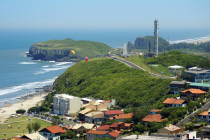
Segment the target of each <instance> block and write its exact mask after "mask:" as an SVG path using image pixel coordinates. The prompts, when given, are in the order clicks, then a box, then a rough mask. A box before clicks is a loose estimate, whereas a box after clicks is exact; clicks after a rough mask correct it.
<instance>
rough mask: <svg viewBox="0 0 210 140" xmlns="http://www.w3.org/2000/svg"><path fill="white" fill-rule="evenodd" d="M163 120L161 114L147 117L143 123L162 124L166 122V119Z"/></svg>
mask: <svg viewBox="0 0 210 140" xmlns="http://www.w3.org/2000/svg"><path fill="white" fill-rule="evenodd" d="M161 118H162V116H161V115H160V114H154V115H147V116H146V117H145V118H143V119H142V121H145V122H153V121H156V122H162V121H164V120H165V119H161Z"/></svg>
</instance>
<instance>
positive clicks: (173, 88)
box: [170, 81, 186, 95]
mask: <svg viewBox="0 0 210 140" xmlns="http://www.w3.org/2000/svg"><path fill="white" fill-rule="evenodd" d="M185 87H186V82H185V81H172V82H171V83H170V93H171V94H174V95H176V94H178V93H179V92H180V91H181V89H184V88H185Z"/></svg>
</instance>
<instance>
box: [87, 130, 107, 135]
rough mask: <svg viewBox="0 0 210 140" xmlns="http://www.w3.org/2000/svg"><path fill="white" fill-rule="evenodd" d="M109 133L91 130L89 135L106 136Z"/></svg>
mask: <svg viewBox="0 0 210 140" xmlns="http://www.w3.org/2000/svg"><path fill="white" fill-rule="evenodd" d="M107 133H108V132H107V131H99V130H89V131H88V132H87V134H97V135H105V134H107Z"/></svg>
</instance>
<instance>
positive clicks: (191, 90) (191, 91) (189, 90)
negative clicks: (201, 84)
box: [181, 88, 207, 94]
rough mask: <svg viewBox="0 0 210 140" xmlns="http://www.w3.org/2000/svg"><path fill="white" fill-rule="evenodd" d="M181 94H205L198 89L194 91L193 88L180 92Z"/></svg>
mask: <svg viewBox="0 0 210 140" xmlns="http://www.w3.org/2000/svg"><path fill="white" fill-rule="evenodd" d="M181 92H182V93H187V92H190V93H192V94H203V93H207V92H205V91H203V90H200V89H194V88H191V89H187V90H184V91H181Z"/></svg>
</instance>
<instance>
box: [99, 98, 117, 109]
mask: <svg viewBox="0 0 210 140" xmlns="http://www.w3.org/2000/svg"><path fill="white" fill-rule="evenodd" d="M102 104H105V105H107V107H111V105H113V106H115V99H111V100H108V101H103V102H102Z"/></svg>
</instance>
